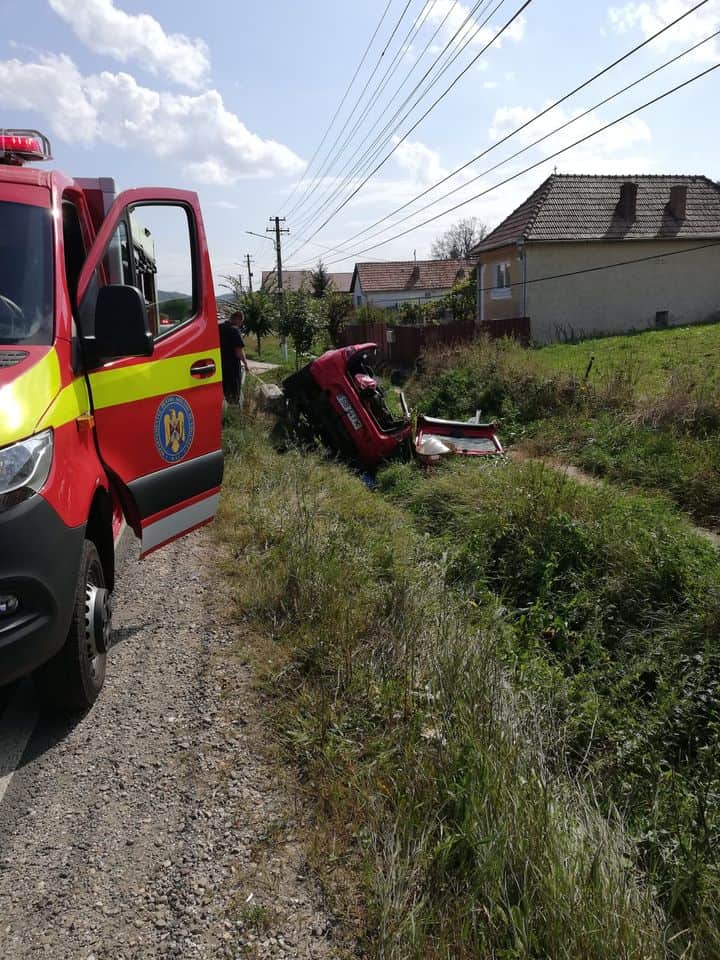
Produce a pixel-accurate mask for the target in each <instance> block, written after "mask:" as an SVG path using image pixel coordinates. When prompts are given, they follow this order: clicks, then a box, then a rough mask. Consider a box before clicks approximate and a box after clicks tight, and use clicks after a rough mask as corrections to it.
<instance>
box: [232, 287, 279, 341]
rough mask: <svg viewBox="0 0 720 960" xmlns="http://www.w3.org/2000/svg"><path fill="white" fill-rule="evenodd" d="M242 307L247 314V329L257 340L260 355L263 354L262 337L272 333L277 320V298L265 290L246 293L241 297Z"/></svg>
mask: <svg viewBox="0 0 720 960" xmlns="http://www.w3.org/2000/svg"><path fill="white" fill-rule="evenodd" d="M240 309H241V310H242V312H243V314H244V315H245V329H246V330H247V332H248V333H251V334H253V335H254V337H255V338H256V340H257V349H258V356H259V357H260V356H262V342H261V341H262V338H263V337H266V336H267V335H268V334H269V333H272V330H273V327H274V326H275V324H276V322H277V308H276V305H275V298H274V297H272V296H268V294H267V293H265V291H264V290H258V291H257V292H256V293H246V294H245V295H244V296H243V297H242V299H241V303H240Z"/></svg>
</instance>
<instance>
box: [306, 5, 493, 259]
mask: <svg viewBox="0 0 720 960" xmlns="http://www.w3.org/2000/svg"><path fill="white" fill-rule="evenodd" d="M491 2H494V0H477V2H476V3H475V5H474V6H473V7H472V8H471V9H470V10H469V12H468V14H467V16H466V17H465V19H464V20H463V22H462V23H461V24H460V26H459V27H458V28H457V30H456V31H455V33H454V34H453V35H452V36H451V37H450V39H449V40H448V41H447V43H446V44H445V46H444V47H443V49H442V50H441V51H440V53H439V54H438V56H437V57H436V58H435V60H434V61H433V62H432V63H431V64H430V66H429V67H428V69H427V70H426V71H425V73H424V74H423V76H422V77H421V78H420V79H419V80H418V82H417V83H416V84H415V86H414V87H413V89H412V90H411V91H410V93H409V94H408V95H407V96H406V97H405V99H404V100H403V102H402V103H401V104H400V106H399V107H398V108H397V109H396V110H395V113H394V114H393V115H392V117H391V118H390V119H389V120H387V121H386V123H385V126H384V127H383V128H382V130H381V131H380V132H379V133H378V134H376V136H375V139H374V140H373V141H372V143H371V144H370V145H369V146H367V147H365V149H364V151H363V153H362V154H361V156H360V157H359V158H354V157H351V159H350V162H349V163H348V164H346V165H345V167H344V169H343V170H342V171H341V173H340V176H342V177H343V179H342V181H341V182H340V183H339V184H337V185H336V186H335V187H334V188H333V187H332V186H331V187H330V193H329V195H328V196H327V198H326V199H325V200H324V201H322V202H321V203H320V204H319V205H318V206H316V207H315V209H314V211H313V212H312V213H310V215H309V216H308V215H307V214H306V215H305V217H304V222H303V223H302V224H301V225H300V229H301V230H303V229H307V228H308V227H309V226H310V224H311V223H313V222H314V221H316V220H317V219H318V217H319V216H320V214H321V213H322V211H323V210H324V209H325V208H326V207H327V206H329V204H330V203H331V202H332V201H333V200H334V199H335V197H337V196H338V195H339V194H340V193H341V192H342V191H343V190H344V189H345V187H346V186H347V185H348V184H350V183H351V182H352V178H353V176H355V174H356V173H357V172H358V171H362V173H361V175H364V173H366V172H367V170H368V168H369V166H370V165H371V164H372V163H373V162H374V160H375V159H376V158H377V156H378V154H379V153H380V151H381V150H382V148H383V147H384V146H385V145H386V144H387V143H388V141H389V140H390V139H391V138H392V136H393V134H394V133H395V131H396V130H397V129H398V127H400V125H401V124H402V123H403V122H404V121H405V120H406V119H407V118H408V117H409V116H410V114H411V113H412V112H413V110H415V108H416V107H417V106H418V105H419V104H420V103H421V102H422V101H423V99H424V98H425V97H426V96H427V94H428V93H429V92H430V90H432V88H433V86H434V85H435V84H436V83H438V81H439V80H440V78H441V77H442V76H443V75H444V74H445V73H446V72H447V70H448V69H449V68H450V67H451V66H452V64H453V63H454V62H455V60H457V58H458V57H459V56H460V54H461V53H462V52H463V51H464V50H465V49H467V47H468V46H469V45H470V43H472V41H473V40H474V38H475V37H476V36H477V34H478V33H479V32H480V31H481V30H482V29H483V28H484V27H485V26H486V24H487V23H488V21H489V20H490V19H491V18H492V17H493V16H494V14H495V13H496V12H497V11H498V10H499V9H500V7H501V6H502V5H503V4H504V3H505V2H506V0H500V2H499V3H497V5H496V6H495V7H494V9H493V10H492V11H491V13H490V14H489V15H488V16H487V17H486V18H485V20H483V21H482V23H480V24H476V25H475V28H474V29H473V28H471V32H470V34H469V35H468V36H465V37H463V36H461V35H462V34H463V33H464V31H465V28H466V26H467V24H468V23H469V22H470V21H471V20H472V19H473V17H474V16H475V15H476V14H477V15H478V16H482V15H483V14H484V13H485V12H486V10H487V8H488V7H489V6H490V3H491ZM480 7H482V10H480V9H479V8H480ZM452 9H453V7H452V6H450V7H448V11H447V13H446V15H445V17H444V18H443V21H442V23H441V24H440V25H439V26H438V28H437V29H436V30H435V33H434V34H433V36H432V37H431V39H430V40H429V41H428V43H427V44H426V46H425V50H427V49H428V47H429V45H430V43H432V40H433V39H434V38H435V36H436V35H437V33H438V31H439V29H440V27H441V26H442V25H443V24H444V23H445V20H447V17H448V16H449V14H450V13H451V12H452ZM458 37H460V40H459V42H458V45H457V49H456V51H455V53H454V54H453V53H452V46H453V44H454V43H455V40H456V39H457V38H458ZM425 50H424V51H423V55H424V53H425ZM448 53H449V54H450V57H449V59H448V60H447V62H446V63H445V64H444V65H442V66H441V68H440V70H439V71H438V72H437V74H436V75H435V76H434V77H433V78H432V79H431V80H430V82H429V83H428V84H427V86H426V87H425V89H424V90H423V91H422V92H421V93H420V95H419V96H418V97H417V99H416V100H415V102H414V103H413V104H412V106H411V107H410V108H409V109H408V110H407V111H406V112H405V113H404V114H403V116H402V117H401V118H400V120H398V119H397V118H398V116H399V115H400V114H401V113H402V111H403V110H404V108H405V107H406V106H407V104H408V102H409V101H410V100H412V98H413V96H414V95H415V93H416V92H417V91H418V89H419V88H420V87H421V86H422V85H423V83H424V82H425V80H426V79H427V78H428V77H429V76H430V75H431V74H432V73H433V71H434V70H435V68H436V67H437V66H438V65H439V64H440V63H441V61H442V60H443V58H444V57H445V55H446V54H448ZM414 70H415V67H413V68H412V69H411V70H410V71H409V72H408V74H407V76H406V78H405V80H403V82H402V83H401V84H400V86H399V87H398V89H397V90H396V91H395V93H394V95H393V96H392V97H391V98H390V100H389V101H388V103H387V104H386V109H387V107H389V106H390V104H391V103H392V102H393V100H394V99H395V98H396V97H397V95H398V94H399V93H400V91H401V90H402V88H403V87H404V86H405V84H406V83H407V81H408V80H409V78H410V77H411V76H412V74H413V72H414ZM381 119H382V113H381V114H380V115H379V116H378V118H377V119H376V121H375V123H374V124H373V126H372V127H371V128H370V130H369V131H368V134H367V136H369V135H370V134H371V133H372V132H373V130H374V129H375V128H376V127H377V124H378V122H379V121H380V120H381ZM388 131H389V132H388ZM349 167H351V168H352V169H350V171H349V172H348V168H349ZM298 249H300V248H299V247H298Z"/></svg>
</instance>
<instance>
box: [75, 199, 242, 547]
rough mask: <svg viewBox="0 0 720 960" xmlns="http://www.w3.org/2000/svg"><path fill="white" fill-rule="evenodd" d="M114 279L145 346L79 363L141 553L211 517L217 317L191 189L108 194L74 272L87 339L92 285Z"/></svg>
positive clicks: (218, 400) (218, 459) (216, 483)
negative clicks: (140, 314) (141, 328)
mask: <svg viewBox="0 0 720 960" xmlns="http://www.w3.org/2000/svg"><path fill="white" fill-rule="evenodd" d="M117 284H121V285H124V286H126V287H134V288H135V289H136V290H137V291H139V292H140V294H141V295H142V299H143V302H144V308H145V310H146V311H147V318H148V326H149V330H150V332H151V334H152V346H151V348H150V347H149V350H150V349H151V355H150V356H127V357H122V358H120V359H115V360H112V361H110V362H106V363H101V364H97V363H93V361H88V359H87V356H86V360H85V369H86V372H87V376H88V380H89V385H90V393H91V397H92V410H91V411H90V413H91V415H92V417H93V418H94V424H95V435H96V442H97V445H98V449H99V453H100V456H101V458H102V460H103V463H104V464H105V466H106V469H107V471H108V475H109V477H110V479H111V482H112V483H113V484H114V485H115V487H116V492H117V493H118V496H119V497H120V499H121V501H122V504H123V509H124V512H125V515H126V518H127V520H128V523H130V525H131V526H132V527H133V528H134V530H135V532H136V533H137V535H138V536H139V537H140V538H141V541H142V555H143V556H145V555H147V554H148V553H150V552H151V551H152V550H156V549H157V548H159V547H161V546H162V545H163V544H165V543H168V542H170V541H171V540H174V539H176V538H177V537H180V536H182V535H183V534H185V533H188V532H189V531H190V530H193V529H195V528H196V527H199V526H202V525H203V524H205V523H208V522H209V521H210V520H211V519H212V518H213V516H214V514H215V510H216V507H217V502H218V496H219V492H220V484H221V481H222V471H223V456H222V449H221V435H220V434H221V422H220V421H221V410H222V375H221V366H220V352H219V346H218V324H217V316H216V307H215V296H214V292H213V282H212V274H211V271H210V262H209V257H208V255H207V246H206V242H205V235H204V231H203V225H202V219H201V216H200V207H199V204H198V199H197V196H196V195H195V194H194V193H188V192H185V191H175V190H164V189H163V190H160V189H154V190H149V189H148V190H145V189H143V190H130V191H127V192H125V193H123V194H120V196H119V197H118V198H117V199H116V200H115V202H114V203H113V205H112V207H111V209H110V211H109V212H108V215H107V217H106V219H105V221H104V223H103V226H102V228H101V230H100V232H99V233H98V236H97V238H96V240H95V243H94V244H93V246H92V248H91V250H90V252H89V254H88V256H87V260H86V263H85V265H84V267H83V270H82V272H81V274H80V279H79V283H78V305H79V306H78V311H77V320H78V325H79V328H80V329H79V333H80V336H81V339H82V341H83V342H87V338H88V337H90V338H92V336H93V331H94V326H93V325H94V317H95V315H96V314H95V309H96V306H97V302H98V296H99V291H100V290H101V288H102V287H103V286H108V285H117ZM163 287H165V289H163ZM132 295H133V296H135V297H137V295H136V294H132ZM117 322H118V323H122V316H121V315H120V316H118V318H117ZM148 342H149V338H148ZM86 354H87V351H86Z"/></svg>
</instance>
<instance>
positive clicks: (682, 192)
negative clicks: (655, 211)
mask: <svg viewBox="0 0 720 960" xmlns="http://www.w3.org/2000/svg"><path fill="white" fill-rule="evenodd" d="M668 206H669V207H670V213H671V214H672V215H673V216H674V217H675V219H676V220H684V219H685V216H686V212H687V184H686V183H683V184H677V185H676V186H674V187H670V203H669V204H668Z"/></svg>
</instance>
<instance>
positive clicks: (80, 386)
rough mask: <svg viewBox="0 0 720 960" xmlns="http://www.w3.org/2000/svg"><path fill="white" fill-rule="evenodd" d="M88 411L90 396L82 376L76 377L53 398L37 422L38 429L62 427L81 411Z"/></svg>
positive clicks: (75, 418) (74, 418) (81, 412)
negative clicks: (48, 407)
mask: <svg viewBox="0 0 720 960" xmlns="http://www.w3.org/2000/svg"><path fill="white" fill-rule="evenodd" d="M89 412H90V398H89V396H88V389H87V384H86V383H85V378H84V377H76V378H75V380H73V382H72V383H71V384H70V386H68V387H65V388H64V389H63V390H61V391H60V393H59V394H58V395H57V397H56V398H55V400H54V402H53V404H52V405H51V407H50V409H49V410H48V411H47V413H46V414H45V416H44V417H43V418H42V420H41V421H40V423H39V424H38V430H46V429H47V428H48V427H55V428H56V429H57V427H62V426H64V425H65V424H66V423H70V421H71V420H77V418H78V417H79V416H81V415H82V414H83V413H89Z"/></svg>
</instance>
